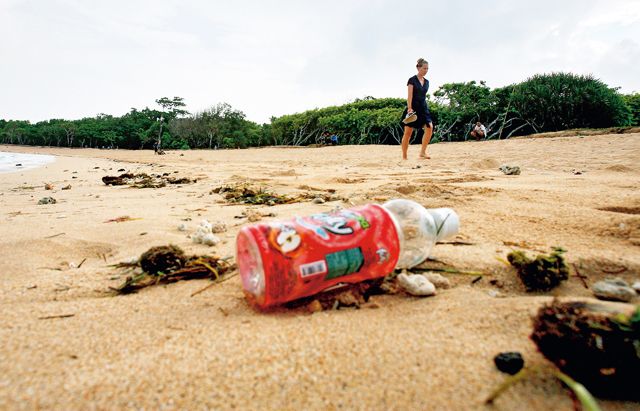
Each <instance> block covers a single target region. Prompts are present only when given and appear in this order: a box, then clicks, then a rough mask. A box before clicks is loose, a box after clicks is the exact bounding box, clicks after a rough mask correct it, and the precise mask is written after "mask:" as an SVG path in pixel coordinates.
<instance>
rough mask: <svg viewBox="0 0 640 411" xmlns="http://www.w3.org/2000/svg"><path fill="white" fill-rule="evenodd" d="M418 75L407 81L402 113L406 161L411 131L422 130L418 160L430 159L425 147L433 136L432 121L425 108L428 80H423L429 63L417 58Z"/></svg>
mask: <svg viewBox="0 0 640 411" xmlns="http://www.w3.org/2000/svg"><path fill="white" fill-rule="evenodd" d="M416 68H417V69H418V74H416V75H415V76H413V77H411V78H410V79H409V81H407V89H408V90H407V91H408V93H407V108H406V109H405V110H404V112H403V113H402V124H403V125H404V135H403V136H402V159H403V160H406V159H407V151H408V150H409V141H410V140H411V135H412V134H413V130H414V129H415V130H419V129H423V130H424V135H423V137H422V146H421V147H420V158H425V159H428V158H431V157H429V155H428V154H427V145H428V144H429V142H430V141H431V135H432V134H433V121H432V120H431V113H429V107H428V106H427V91H429V80H427V79H426V78H425V76H426V75H427V71H428V70H429V63H428V62H427V61H426V60H425V59H423V58H419V59H418V63H417V64H416Z"/></svg>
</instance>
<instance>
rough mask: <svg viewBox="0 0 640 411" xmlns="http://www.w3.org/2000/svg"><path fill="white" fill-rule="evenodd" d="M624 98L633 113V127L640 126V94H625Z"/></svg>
mask: <svg viewBox="0 0 640 411" xmlns="http://www.w3.org/2000/svg"><path fill="white" fill-rule="evenodd" d="M623 98H624V102H625V103H626V104H627V107H629V110H630V112H631V125H632V126H640V93H633V94H625V95H624V96H623Z"/></svg>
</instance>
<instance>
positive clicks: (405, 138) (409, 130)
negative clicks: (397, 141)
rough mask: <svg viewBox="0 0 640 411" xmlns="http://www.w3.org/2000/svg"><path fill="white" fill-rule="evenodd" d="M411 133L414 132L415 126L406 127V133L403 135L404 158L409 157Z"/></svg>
mask: <svg viewBox="0 0 640 411" xmlns="http://www.w3.org/2000/svg"><path fill="white" fill-rule="evenodd" d="M411 134H413V128H411V127H407V126H405V127H404V134H403V135H402V159H403V160H406V159H407V151H408V150H409V140H411Z"/></svg>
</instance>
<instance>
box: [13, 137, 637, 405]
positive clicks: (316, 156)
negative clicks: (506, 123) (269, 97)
mask: <svg viewBox="0 0 640 411" xmlns="http://www.w3.org/2000/svg"><path fill="white" fill-rule="evenodd" d="M0 151H8V152H21V153H39V154H53V155H55V156H56V161H55V162H54V163H51V164H47V165H46V166H43V167H41V168H38V169H34V170H29V171H24V172H14V173H5V174H0V218H1V220H2V223H1V225H0V234H1V235H0V267H1V270H0V275H1V276H2V277H1V284H2V287H1V289H0V305H1V309H0V338H1V340H2V347H1V348H0V409H64V410H76V409H77V410H81V409H82V410H84V409H127V408H132V409H328V410H335V409H372V410H373V409H375V410H395V409H397V410H405V409H406V410H408V409H434V410H435V409H438V410H478V409H495V410H516V409H517V410H549V409H554V410H572V409H573V401H572V398H571V396H570V395H569V394H568V392H567V390H566V389H565V388H563V386H562V385H561V384H560V383H559V382H557V380H555V379H554V378H553V377H551V376H550V374H548V373H543V374H541V375H540V376H537V377H534V378H532V379H529V380H526V381H524V382H521V383H518V384H516V385H515V386H513V387H511V388H510V389H508V390H507V391H506V392H505V393H504V394H503V395H502V396H501V397H499V398H498V399H497V401H496V402H495V404H494V405H493V406H485V405H484V404H483V402H484V400H485V398H486V397H487V396H488V395H489V394H490V393H491V391H492V390H493V389H494V388H496V387H497V386H498V385H499V384H500V383H501V382H502V381H503V380H504V379H505V377H506V374H502V373H500V372H499V371H498V370H496V368H495V366H494V364H493V357H494V356H495V355H496V354H498V353H499V352H502V351H520V352H521V353H522V354H523V356H524V358H525V362H526V364H527V365H532V366H542V367H544V366H546V365H547V364H549V363H548V362H547V361H546V360H545V359H544V357H543V356H542V355H541V354H539V353H538V352H537V350H536V347H535V345H534V343H533V342H532V341H531V340H530V339H529V335H530V333H531V316H532V315H534V314H535V313H536V312H537V310H538V308H539V307H540V306H541V305H542V304H544V303H546V302H549V301H551V300H552V298H553V297H554V296H560V297H562V298H569V297H575V298H592V292H591V290H590V289H587V288H585V286H584V285H583V283H582V281H581V280H580V279H579V278H578V277H577V276H576V275H575V271H574V270H572V275H571V276H570V278H569V280H568V281H566V282H564V283H563V284H562V285H560V286H559V287H558V288H556V289H555V290H553V291H551V292H549V293H526V292H525V291H524V287H523V286H522V284H521V283H520V282H519V280H518V278H517V277H516V275H515V272H514V270H513V269H512V268H510V267H508V266H506V265H505V264H504V263H503V262H501V261H500V260H501V259H502V260H503V259H505V258H506V255H507V254H508V253H509V252H510V251H511V250H524V251H526V252H528V253H529V254H530V255H532V256H533V255H535V254H536V253H540V252H544V253H546V252H549V251H550V249H551V247H552V246H562V247H564V248H565V249H566V250H567V253H566V258H567V261H568V262H569V264H570V265H571V266H572V268H573V267H576V268H577V269H578V271H579V272H580V273H581V274H582V275H583V276H586V277H587V279H586V282H587V283H588V284H593V283H594V282H595V281H598V280H601V279H604V278H605V277H607V276H609V275H611V274H608V273H614V272H615V273H618V274H616V275H617V276H619V277H621V278H623V279H625V280H627V281H629V282H632V281H637V280H640V252H639V251H640V215H639V214H640V134H611V135H601V136H584V137H552V138H518V139H511V140H507V141H486V142H460V143H443V144H434V145H433V146H431V147H430V154H431V156H432V159H431V160H426V161H425V160H419V159H418V158H417V157H418V147H417V146H411V147H410V152H409V154H410V159H409V160H408V161H405V162H402V161H400V147H393V146H338V147H311V148H280V147H275V148H257V149H247V150H218V151H169V152H167V154H166V155H164V156H158V155H154V153H153V151H123V150H96V149H59V148H43V147H18V146H0ZM503 164H509V165H517V166H519V167H520V168H521V170H522V174H521V175H515V176H507V175H504V174H503V173H502V172H500V171H499V170H498V167H499V166H500V165H503ZM124 171H127V172H134V173H139V172H146V173H160V174H162V173H170V174H171V175H172V176H177V177H191V178H197V179H198V181H197V182H196V183H194V184H182V185H177V186H167V187H163V188H157V189H153V188H145V189H135V188H129V187H126V186H117V187H113V186H106V185H105V184H103V183H102V181H101V178H102V177H103V176H106V175H119V174H121V173H123V172H124ZM238 181H249V182H252V183H255V184H264V185H266V186H267V187H268V188H269V189H270V190H273V191H274V192H276V193H279V194H296V193H302V192H318V193H322V192H324V191H322V190H327V189H335V190H336V194H337V195H339V196H341V197H344V198H345V199H346V201H332V202H327V203H324V204H314V203H312V202H311V201H305V202H299V203H293V204H288V205H278V206H273V207H268V206H248V205H228V204H226V203H225V202H224V200H223V198H222V196H220V195H219V194H215V193H211V191H212V189H214V188H216V187H219V186H221V185H223V184H227V183H231V182H238ZM45 183H49V184H52V185H53V189H52V190H45V187H44V186H45ZM68 185H70V186H71V187H70V189H66V190H62V187H65V186H68ZM314 190H318V191H314ZM47 196H51V197H53V198H55V199H56V200H57V203H56V204H47V205H38V201H39V200H40V199H41V198H43V197H47ZM391 198H409V199H413V200H416V201H418V202H420V203H421V204H423V205H425V206H427V207H451V208H453V209H455V210H456V211H457V212H458V214H459V215H460V220H461V227H460V233H459V235H458V236H457V237H456V240H457V241H458V244H454V243H448V244H439V245H437V246H436V247H434V249H433V251H432V258H434V259H436V260H438V261H440V262H442V263H443V264H444V265H446V266H448V267H454V268H456V269H459V270H471V271H481V272H483V273H484V274H485V275H484V276H483V278H482V279H481V280H479V281H477V282H475V283H473V280H474V279H475V277H474V276H469V275H460V274H446V276H447V277H448V278H449V279H450V281H451V282H452V287H451V288H450V289H445V290H438V294H437V295H436V296H434V297H428V298H422V299H421V298H413V297H407V296H403V295H382V296H374V297H372V298H371V300H370V302H369V303H368V304H365V305H363V306H362V308H361V309H359V310H356V309H341V310H330V311H323V312H318V313H314V314H309V313H307V312H306V311H305V310H303V309H296V310H280V311H277V312H275V313H260V312H257V311H256V310H254V309H252V308H251V307H250V306H248V305H247V302H246V301H245V299H244V297H243V293H242V290H241V285H240V279H239V277H238V276H235V277H234V278H231V279H230V280H228V281H226V282H223V283H220V284H217V285H215V286H213V287H212V288H209V289H208V290H206V291H204V292H202V293H200V294H198V295H196V296H193V297H192V296H191V294H193V293H194V292H196V291H198V290H200V289H202V288H203V287H205V286H206V285H208V284H209V283H210V281H208V280H194V281H184V282H178V283H174V284H169V285H161V286H155V287H150V288H147V289H144V290H141V291H140V292H138V293H135V294H130V295H124V296H112V295H109V294H108V293H107V291H108V289H109V287H115V286H118V285H119V284H121V283H122V281H123V280H124V277H123V276H122V274H121V272H120V271H119V270H116V269H114V268H111V267H109V265H110V264H115V263H117V262H120V261H124V260H128V259H130V258H132V257H138V256H139V255H140V254H141V253H143V252H144V251H146V250H147V249H148V248H149V247H151V246H156V245H167V244H175V245H177V246H180V247H182V248H183V249H184V250H185V251H186V252H187V253H189V254H218V255H221V256H234V253H235V236H236V234H237V232H238V230H239V229H240V228H241V227H242V226H243V225H246V224H249V222H248V221H247V219H246V218H237V217H240V216H241V215H242V213H243V212H245V211H247V210H248V209H255V210H257V211H258V212H260V213H263V214H268V213H275V217H266V218H264V220H263V221H271V220H277V219H286V218H290V217H292V216H294V215H307V214H311V213H316V212H324V211H329V210H331V209H332V208H334V207H335V206H337V205H341V206H343V207H349V206H351V205H361V204H365V203H370V202H384V201H386V200H388V199H391ZM123 216H129V217H131V218H132V219H133V220H131V221H125V222H106V221H108V220H110V219H115V218H118V217H123ZM203 219H207V220H209V221H223V222H225V223H226V224H227V226H228V230H227V231H226V232H224V233H221V234H219V236H220V237H221V239H222V242H221V243H220V244H218V245H216V246H214V247H208V246H205V245H202V244H195V243H193V242H192V241H191V240H190V238H189V234H191V233H193V232H194V231H195V229H196V227H197V225H198V224H199V223H200V221H201V220H203ZM180 224H185V225H186V226H187V228H188V229H187V231H179V230H178V226H179V225H180ZM81 263H82V264H81ZM80 264H81V265H80ZM639 300H640V299H639V298H637V297H636V299H635V300H634V301H633V302H634V303H636V304H638V303H639ZM52 316H53V317H54V318H48V317H52ZM55 316H61V317H55ZM599 402H600V405H601V406H602V408H603V409H605V410H630V409H640V404H637V403H631V402H623V401H610V400H600V401H599Z"/></svg>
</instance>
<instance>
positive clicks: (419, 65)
mask: <svg viewBox="0 0 640 411" xmlns="http://www.w3.org/2000/svg"><path fill="white" fill-rule="evenodd" d="M425 64H427V65H428V64H429V62H428V61H427V60H425V59H423V58H422V57H420V58H419V59H418V63H417V64H416V68H420V67H422V66H424V65H425Z"/></svg>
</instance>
